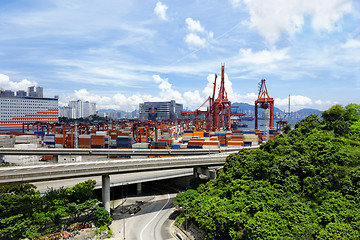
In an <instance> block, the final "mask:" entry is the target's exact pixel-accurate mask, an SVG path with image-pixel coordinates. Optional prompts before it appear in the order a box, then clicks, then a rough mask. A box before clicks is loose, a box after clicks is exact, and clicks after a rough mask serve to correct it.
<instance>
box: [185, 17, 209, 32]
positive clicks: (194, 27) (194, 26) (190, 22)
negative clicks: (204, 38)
mask: <svg viewBox="0 0 360 240" xmlns="http://www.w3.org/2000/svg"><path fill="white" fill-rule="evenodd" d="M185 22H186V24H187V28H188V30H189V31H190V32H205V28H204V27H203V26H201V24H200V21H195V20H194V19H192V18H187V19H185Z"/></svg>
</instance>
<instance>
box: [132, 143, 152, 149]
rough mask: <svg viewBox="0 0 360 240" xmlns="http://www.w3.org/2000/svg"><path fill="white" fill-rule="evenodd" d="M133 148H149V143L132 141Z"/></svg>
mask: <svg viewBox="0 0 360 240" xmlns="http://www.w3.org/2000/svg"><path fill="white" fill-rule="evenodd" d="M132 148H133V149H148V148H149V143H134V144H133V145H132Z"/></svg>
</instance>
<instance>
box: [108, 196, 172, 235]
mask: <svg viewBox="0 0 360 240" xmlns="http://www.w3.org/2000/svg"><path fill="white" fill-rule="evenodd" d="M175 196H176V193H162V194H159V195H155V196H143V197H136V198H127V200H126V202H125V205H129V203H135V201H146V203H145V204H144V205H143V206H141V211H139V212H137V213H135V214H134V215H130V214H129V213H128V212H127V213H124V214H120V211H121V209H122V207H121V206H120V207H118V208H117V209H116V211H115V213H114V215H115V217H114V221H113V224H112V226H111V229H112V232H113V234H114V235H113V238H114V239H124V219H125V239H127V240H130V239H133V240H135V239H136V240H169V239H174V238H173V237H172V235H171V234H170V231H169V227H170V224H171V220H169V216H170V215H171V213H173V211H174V210H173V200H174V198H175Z"/></svg>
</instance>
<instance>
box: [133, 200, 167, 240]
mask: <svg viewBox="0 0 360 240" xmlns="http://www.w3.org/2000/svg"><path fill="white" fill-rule="evenodd" d="M169 201H170V194H168V199H167V201H166V203H165V205H164V206H163V207H162V208H161V209H160V210H159V211H158V212H157V214H156V215H155V216H154V217H153V218H152V219H151V220H150V221H149V222H148V223H147V224H146V225H145V227H144V228H143V229H142V230H141V232H140V240H143V238H142V235H143V233H144V230H145V229H146V228H147V226H149V224H150V223H151V222H152V221H154V219H155V218H156V217H157V216H158V215H159V214H160V213H161V211H162V210H163V209H164V208H165V207H166V205H167V204H168V203H169Z"/></svg>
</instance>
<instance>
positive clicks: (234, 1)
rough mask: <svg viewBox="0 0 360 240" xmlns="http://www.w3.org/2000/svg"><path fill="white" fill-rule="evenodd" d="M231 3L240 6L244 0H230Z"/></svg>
mask: <svg viewBox="0 0 360 240" xmlns="http://www.w3.org/2000/svg"><path fill="white" fill-rule="evenodd" d="M230 3H231V5H232V6H233V7H240V6H242V5H241V3H242V0H230Z"/></svg>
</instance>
